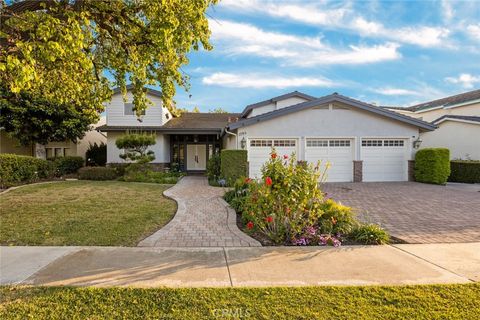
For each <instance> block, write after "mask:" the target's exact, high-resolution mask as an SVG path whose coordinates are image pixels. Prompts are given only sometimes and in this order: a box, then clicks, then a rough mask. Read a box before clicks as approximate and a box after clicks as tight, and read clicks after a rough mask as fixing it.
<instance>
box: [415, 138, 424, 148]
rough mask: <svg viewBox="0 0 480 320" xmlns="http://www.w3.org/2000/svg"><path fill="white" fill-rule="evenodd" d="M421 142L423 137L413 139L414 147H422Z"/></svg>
mask: <svg viewBox="0 0 480 320" xmlns="http://www.w3.org/2000/svg"><path fill="white" fill-rule="evenodd" d="M421 144H422V139H420V138H418V139H417V140H415V141H413V148H414V149H418V148H420V145H421Z"/></svg>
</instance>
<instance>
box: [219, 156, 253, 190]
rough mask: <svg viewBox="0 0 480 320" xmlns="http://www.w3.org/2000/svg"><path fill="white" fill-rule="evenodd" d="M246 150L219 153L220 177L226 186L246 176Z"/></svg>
mask: <svg viewBox="0 0 480 320" xmlns="http://www.w3.org/2000/svg"><path fill="white" fill-rule="evenodd" d="M247 173H248V162H247V150H222V151H221V152H220V175H221V176H222V177H223V178H225V180H226V181H227V184H228V185H233V184H234V183H235V181H236V180H237V179H238V178H240V177H245V176H248V174H247Z"/></svg>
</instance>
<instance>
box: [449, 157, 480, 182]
mask: <svg viewBox="0 0 480 320" xmlns="http://www.w3.org/2000/svg"><path fill="white" fill-rule="evenodd" d="M448 181H450V182H463V183H480V161H473V160H454V161H450V177H449V178H448Z"/></svg>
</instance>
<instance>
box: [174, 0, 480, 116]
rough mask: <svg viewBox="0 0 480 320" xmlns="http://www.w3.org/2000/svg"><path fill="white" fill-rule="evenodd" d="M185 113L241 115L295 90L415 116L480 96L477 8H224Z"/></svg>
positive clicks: (198, 63)
mask: <svg viewBox="0 0 480 320" xmlns="http://www.w3.org/2000/svg"><path fill="white" fill-rule="evenodd" d="M208 19H209V26H210V29H211V31H212V35H211V43H212V44H213V46H214V49H213V50H212V51H205V50H201V51H193V52H192V53H191V54H189V59H190V63H189V64H188V65H187V66H185V67H183V68H182V69H183V70H184V72H185V73H186V74H188V75H189V76H190V85H191V88H190V90H189V92H185V91H184V90H183V89H178V92H177V95H176V97H175V100H176V102H177V106H178V107H182V108H189V109H191V108H193V107H195V106H197V107H198V108H199V109H200V110H201V111H204V112H207V111H208V110H210V109H213V108H218V107H220V108H223V109H226V110H228V111H230V112H240V111H242V110H243V109H244V108H245V106H246V105H248V104H252V103H256V102H259V101H262V100H266V99H269V98H272V97H275V96H278V95H281V94H284V93H287V92H291V91H294V90H298V91H301V92H304V93H307V94H310V95H313V96H317V97H320V96H323V95H327V94H330V93H333V92H338V93H340V94H343V95H346V96H349V97H352V98H354V99H359V100H362V101H365V102H368V103H374V104H377V105H387V106H400V107H402V106H410V105H414V104H417V103H420V102H425V101H429V100H433V99H436V98H442V97H445V96H448V95H452V94H457V93H461V92H465V91H470V90H474V89H479V88H480V0H479V1H322V0H320V1H293V0H291V1H268V0H223V1H221V2H220V3H219V4H218V5H216V6H214V7H212V8H210V9H209V11H208Z"/></svg>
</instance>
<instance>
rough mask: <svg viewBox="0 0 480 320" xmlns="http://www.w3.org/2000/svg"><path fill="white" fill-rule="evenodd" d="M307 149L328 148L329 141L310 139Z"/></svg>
mask: <svg viewBox="0 0 480 320" xmlns="http://www.w3.org/2000/svg"><path fill="white" fill-rule="evenodd" d="M307 147H328V140H319V139H308V140H307Z"/></svg>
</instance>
